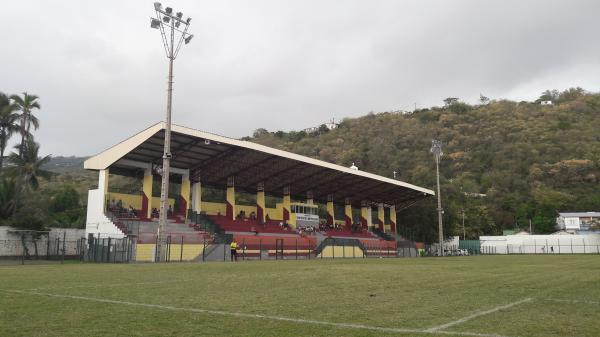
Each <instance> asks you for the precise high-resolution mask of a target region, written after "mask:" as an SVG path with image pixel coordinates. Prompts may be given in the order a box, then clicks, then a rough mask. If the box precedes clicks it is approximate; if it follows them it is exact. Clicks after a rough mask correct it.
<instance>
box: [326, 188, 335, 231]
mask: <svg viewBox="0 0 600 337" xmlns="http://www.w3.org/2000/svg"><path fill="white" fill-rule="evenodd" d="M334 223H335V208H334V206H333V194H328V195H327V224H329V225H333V224H334Z"/></svg>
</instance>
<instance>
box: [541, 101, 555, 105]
mask: <svg viewBox="0 0 600 337" xmlns="http://www.w3.org/2000/svg"><path fill="white" fill-rule="evenodd" d="M540 105H552V101H541V102H540Z"/></svg>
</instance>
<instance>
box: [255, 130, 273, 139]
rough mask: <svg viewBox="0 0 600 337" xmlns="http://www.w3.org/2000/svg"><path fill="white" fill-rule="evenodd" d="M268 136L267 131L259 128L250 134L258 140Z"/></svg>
mask: <svg viewBox="0 0 600 337" xmlns="http://www.w3.org/2000/svg"><path fill="white" fill-rule="evenodd" d="M268 134H269V130H267V129H265V128H259V129H256V130H254V133H252V137H254V138H259V137H262V136H264V135H268Z"/></svg>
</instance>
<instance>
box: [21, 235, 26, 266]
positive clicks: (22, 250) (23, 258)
mask: <svg viewBox="0 0 600 337" xmlns="http://www.w3.org/2000/svg"><path fill="white" fill-rule="evenodd" d="M21 235H23V234H21ZM23 241H25V240H21V245H22V247H21V265H25V245H24V244H23Z"/></svg>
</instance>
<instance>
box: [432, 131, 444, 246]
mask: <svg viewBox="0 0 600 337" xmlns="http://www.w3.org/2000/svg"><path fill="white" fill-rule="evenodd" d="M431 153H433V157H434V158H435V170H436V177H437V211H438V226H439V228H438V231H439V232H438V234H439V240H440V255H441V256H444V228H443V227H442V214H443V213H444V211H443V210H442V196H441V195H440V159H441V158H442V156H443V155H444V153H443V152H442V142H441V141H439V140H436V139H434V140H432V141H431Z"/></svg>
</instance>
